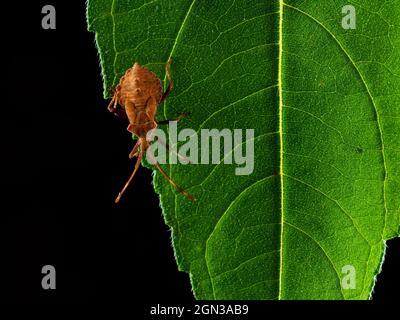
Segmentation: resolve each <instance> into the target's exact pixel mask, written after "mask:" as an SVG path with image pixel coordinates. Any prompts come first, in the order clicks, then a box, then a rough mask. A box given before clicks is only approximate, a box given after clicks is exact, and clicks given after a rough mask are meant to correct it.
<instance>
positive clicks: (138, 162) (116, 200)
mask: <svg viewBox="0 0 400 320" xmlns="http://www.w3.org/2000/svg"><path fill="white" fill-rule="evenodd" d="M143 152H144V150H143V149H142V148H141V150H140V152H139V155H138V157H137V160H136V164H135V169H134V170H133V172H132V174H131V176H130V177H129V179H128V181H127V182H126V183H125V186H124V187H123V188H122V190H121V192H120V193H118V197H117V198H116V199H115V203H118V202H119V200H121V197H122V195H123V193H124V192H125V190H126V188H128V186H129V184H130V183H131V181H132V179H133V177H134V176H135V174H136V171H137V170H138V168H139V165H140V161H141V160H142V157H143Z"/></svg>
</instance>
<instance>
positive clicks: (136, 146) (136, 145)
mask: <svg viewBox="0 0 400 320" xmlns="http://www.w3.org/2000/svg"><path fill="white" fill-rule="evenodd" d="M139 146H140V140H138V141H137V142H136V144H135V146H134V147H133V149H132V151H131V153H130V154H129V158H130V159H132V158H133V157H136V156H138V152H137V151H138V149H139Z"/></svg>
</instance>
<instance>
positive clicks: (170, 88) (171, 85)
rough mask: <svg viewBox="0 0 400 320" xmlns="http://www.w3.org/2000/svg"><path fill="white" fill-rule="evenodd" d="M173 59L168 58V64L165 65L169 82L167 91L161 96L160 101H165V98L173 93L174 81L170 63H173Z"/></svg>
mask: <svg viewBox="0 0 400 320" xmlns="http://www.w3.org/2000/svg"><path fill="white" fill-rule="evenodd" d="M171 61H172V60H171V59H168V61H167V64H166V65H165V72H166V74H167V78H168V82H169V84H168V88H167V90H165V92H164V93H163V95H162V97H161V100H160V103H161V102H163V101H164V100H165V99H167V97H168V96H169V94H170V93H171V90H172V88H173V87H174V83H173V82H172V79H171V73H170V72H169V65H170V64H171Z"/></svg>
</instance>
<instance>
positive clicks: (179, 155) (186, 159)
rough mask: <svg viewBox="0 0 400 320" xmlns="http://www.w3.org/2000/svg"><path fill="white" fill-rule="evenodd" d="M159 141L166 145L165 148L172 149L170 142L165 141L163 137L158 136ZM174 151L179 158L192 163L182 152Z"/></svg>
mask: <svg viewBox="0 0 400 320" xmlns="http://www.w3.org/2000/svg"><path fill="white" fill-rule="evenodd" d="M157 141H159V142H160V143H161V144H162V145H163V146H164V147H165V149H167V150H168V151H170V150H171V149H170V147H169V144H168V143H166V142H165V141H163V140H162V139H160V138H158V139H157ZM172 152H173V153H175V154H176V155H177V156H178V157H179V158H181V159H182V160H185V161H186V162H187V163H192V162H191V161H190V160H189V159H188V158H186V157H184V156H182V155H181V154H179V153H178V152H176V151H174V150H172Z"/></svg>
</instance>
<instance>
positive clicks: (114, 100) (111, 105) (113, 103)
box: [107, 93, 117, 112]
mask: <svg viewBox="0 0 400 320" xmlns="http://www.w3.org/2000/svg"><path fill="white" fill-rule="evenodd" d="M116 105H117V93H114V95H113V97H112V99H111V101H110V103H109V104H108V106H107V109H108V111H110V112H113V110H114V109H116V108H117V106H116Z"/></svg>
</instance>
